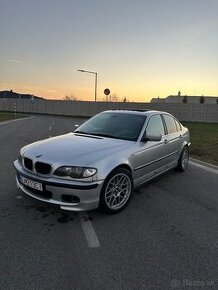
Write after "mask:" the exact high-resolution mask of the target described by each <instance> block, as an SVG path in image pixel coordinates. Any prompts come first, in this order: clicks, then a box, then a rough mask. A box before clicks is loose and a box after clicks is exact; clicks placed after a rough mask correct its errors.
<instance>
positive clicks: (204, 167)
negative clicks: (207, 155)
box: [189, 161, 218, 174]
mask: <svg viewBox="0 0 218 290" xmlns="http://www.w3.org/2000/svg"><path fill="white" fill-rule="evenodd" d="M189 164H191V165H193V166H196V167H198V168H201V169H204V170H207V171H209V172H213V173H215V174H218V170H217V169H214V168H210V167H208V166H205V165H202V164H199V163H196V162H193V161H189Z"/></svg>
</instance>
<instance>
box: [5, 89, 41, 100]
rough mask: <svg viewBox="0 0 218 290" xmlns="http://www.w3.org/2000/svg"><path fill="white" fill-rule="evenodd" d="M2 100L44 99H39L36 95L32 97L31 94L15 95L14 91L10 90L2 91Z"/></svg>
mask: <svg viewBox="0 0 218 290" xmlns="http://www.w3.org/2000/svg"><path fill="white" fill-rule="evenodd" d="M0 99H30V100H35V99H43V98H41V97H37V96H34V95H30V94H19V93H15V92H13V91H12V90H10V91H0Z"/></svg>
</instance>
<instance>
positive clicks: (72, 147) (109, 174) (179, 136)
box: [14, 110, 190, 213]
mask: <svg viewBox="0 0 218 290" xmlns="http://www.w3.org/2000/svg"><path fill="white" fill-rule="evenodd" d="M189 145H190V136H189V130H188V129H187V128H185V127H184V126H183V125H182V124H181V123H180V122H179V121H178V120H177V119H176V118H175V117H173V116H172V115H170V114H168V113H166V112H159V111H151V110H147V111H134V110H131V111H130V110H112V111H105V112H102V113H100V114H98V115H96V116H95V117H93V118H91V119H89V120H88V121H87V122H85V123H84V124H82V125H81V126H80V127H79V128H77V129H76V130H75V131H74V132H73V133H69V134H65V135H61V136H57V137H53V138H49V139H46V140H42V141H38V142H35V143H32V144H29V145H27V146H25V147H23V148H22V149H21V150H20V154H19V156H18V159H17V160H16V161H15V162H14V167H15V169H16V183H17V186H18V187H19V188H20V189H21V190H22V191H23V192H25V193H26V194H28V195H29V196H31V197H34V198H36V199H38V200H41V201H45V202H48V203H53V204H57V205H59V206H60V207H61V209H64V210H72V211H81V210H91V209H95V208H98V207H101V208H103V209H104V210H106V211H107V212H108V213H117V212H119V211H120V210H122V209H123V208H124V207H126V205H127V204H128V202H129V201H130V199H131V197H132V194H133V188H135V187H138V186H139V185H141V184H143V183H145V182H146V181H148V180H150V179H152V178H154V177H156V176H158V175H160V174H162V173H164V172H166V171H168V170H170V169H172V168H177V169H178V170H179V171H185V170H186V168H187V166H188V159H189Z"/></svg>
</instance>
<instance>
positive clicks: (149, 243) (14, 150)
mask: <svg viewBox="0 0 218 290" xmlns="http://www.w3.org/2000/svg"><path fill="white" fill-rule="evenodd" d="M81 122H82V119H73V118H62V117H47V116H36V117H35V118H32V119H26V120H20V121H17V122H12V123H7V124H4V125H0V146H1V150H0V163H1V169H0V289H1V290H8V289H16V290H19V289H21V290H25V289H46V290H48V289H58V290H59V289H218V281H217V280H216V278H217V277H218V270H217V269H218V264H217V257H218V251H217V245H218V243H217V241H218V218H217V212H218V211H217V205H218V176H217V174H215V173H213V172H207V171H206V170H204V169H201V168H197V167H195V166H193V165H190V166H189V168H188V170H187V171H186V172H185V173H177V172H174V171H170V172H169V173H167V174H165V175H163V176H162V177H160V178H158V179H156V180H154V181H152V182H150V183H149V184H147V185H145V186H143V187H141V188H139V189H137V190H136V191H135V195H134V197H133V199H132V200H131V203H130V204H129V206H128V207H127V208H126V209H125V210H124V211H123V212H121V213H119V214H117V215H114V216H108V215H105V214H104V213H101V212H99V211H97V210H96V211H91V212H88V213H87V215H88V216H86V214H85V213H84V214H83V213H82V214H81V215H79V214H76V213H71V212H64V211H61V210H60V209H59V208H58V207H56V206H54V205H47V204H45V203H42V202H39V201H36V200H34V199H32V198H30V197H28V196H25V195H24V194H22V193H21V192H20V191H19V190H18V189H17V188H16V186H15V181H14V170H13V165H12V164H13V161H14V159H15V158H16V156H17V154H18V151H19V148H20V147H21V146H23V145H25V144H28V143H30V142H33V141H36V140H40V139H44V138H47V137H48V136H55V135H58V134H61V133H65V132H69V131H71V130H72V128H74V124H77V123H81ZM81 219H82V221H81ZM86 222H87V223H88V224H87V225H91V226H92V227H93V230H94V232H95V234H96V238H97V239H98V241H99V247H96V248H90V247H89V245H88V242H87V239H86V236H85V231H84V229H85V228H84V225H85V224H86ZM196 285H197V286H196Z"/></svg>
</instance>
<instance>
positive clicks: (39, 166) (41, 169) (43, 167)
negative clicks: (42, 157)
mask: <svg viewBox="0 0 218 290" xmlns="http://www.w3.org/2000/svg"><path fill="white" fill-rule="evenodd" d="M35 171H36V172H37V173H40V174H49V173H50V172H51V165H50V164H48V163H44V162H36V163H35Z"/></svg>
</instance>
